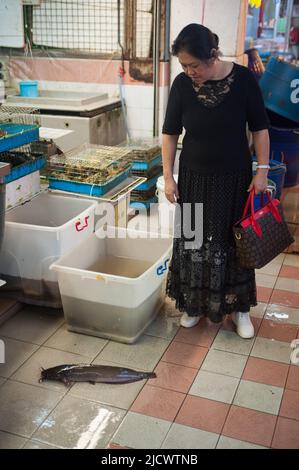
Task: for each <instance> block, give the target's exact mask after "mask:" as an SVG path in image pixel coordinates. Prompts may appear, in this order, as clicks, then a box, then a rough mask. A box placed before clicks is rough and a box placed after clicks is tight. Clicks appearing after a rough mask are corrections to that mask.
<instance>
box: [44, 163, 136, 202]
mask: <svg viewBox="0 0 299 470" xmlns="http://www.w3.org/2000/svg"><path fill="white" fill-rule="evenodd" d="M129 174H130V168H129V169H128V170H127V171H124V172H123V173H121V174H120V175H118V176H116V177H115V178H112V179H110V180H109V181H107V183H105V184H103V185H99V184H90V183H82V182H81V181H70V180H60V179H57V178H53V177H51V176H50V177H49V188H50V189H58V190H59V191H67V192H71V193H79V194H87V195H88V196H94V197H99V196H103V194H105V193H107V192H108V191H109V190H110V189H112V188H114V187H115V186H116V185H117V184H119V183H121V182H122V181H123V180H125V179H126V178H127V177H128V176H129Z"/></svg>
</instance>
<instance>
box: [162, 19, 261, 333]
mask: <svg viewBox="0 0 299 470" xmlns="http://www.w3.org/2000/svg"><path fill="white" fill-rule="evenodd" d="M172 54H173V55H175V56H177V57H178V60H179V62H180V63H181V65H182V67H183V72H182V73H180V74H179V75H178V76H177V77H176V78H175V80H174V82H173V85H172V87H171V90H170V95H169V100H168V105H167V111H166V116H165V121H164V125H163V131H162V132H163V142H162V156H163V174H164V179H165V195H166V197H167V199H168V200H169V201H170V202H172V203H173V202H176V201H177V202H178V204H179V208H180V209H181V212H180V213H181V214H182V217H184V206H185V203H191V207H192V214H193V215H192V217H193V218H192V220H193V225H192V227H193V226H194V218H195V215H194V214H195V203H202V204H203V206H202V207H203V242H202V244H201V246H200V247H197V248H192V249H190V248H186V244H185V242H186V237H185V235H184V234H181V236H179V237H177V238H174V245H173V256H172V260H171V264H170V268H169V273H168V278H167V294H168V295H169V296H170V297H171V298H172V299H175V301H176V307H177V308H178V309H179V310H180V311H183V312H185V313H184V314H183V315H182V317H181V325H182V326H184V327H187V328H188V327H192V326H194V325H196V324H197V323H198V322H199V319H200V317H201V316H203V315H204V316H206V317H208V318H209V319H210V320H211V321H212V322H217V323H218V322H221V321H222V320H223V318H224V316H225V315H226V314H232V320H233V321H234V323H235V324H236V326H237V333H238V334H239V335H240V336H241V337H242V338H251V337H252V336H253V335H254V329H253V325H252V323H251V320H250V316H249V311H250V307H252V306H255V305H257V301H256V284H255V273H254V270H251V269H244V268H241V267H240V266H239V265H238V261H237V259H236V251H235V244H234V238H233V231H232V226H233V224H234V223H235V222H237V221H238V220H239V219H240V218H241V216H242V212H243V209H244V206H245V202H246V199H247V197H248V194H249V191H251V190H252V189H254V191H255V193H256V194H258V193H259V192H261V191H264V190H265V189H266V187H267V173H268V169H269V136H268V130H267V129H268V119H267V115H266V112H265V108H264V104H263V99H262V95H261V92H260V90H259V87H258V85H257V83H256V80H255V78H254V76H253V74H252V73H251V72H250V71H249V70H248V69H247V68H246V67H243V66H240V65H238V64H235V63H231V62H226V61H222V60H220V59H219V49H218V37H217V35H216V34H213V33H212V32H211V31H210V30H209V29H208V28H206V27H205V26H202V25H199V24H190V25H188V26H186V27H185V28H184V29H183V30H182V31H181V32H180V34H179V35H178V37H177V38H176V40H175V41H174V43H173V46H172ZM247 125H248V127H249V130H250V131H251V132H252V138H253V144H254V148H255V152H256V156H257V159H258V168H257V172H256V175H255V176H254V177H253V175H252V159H251V154H250V150H249V146H248V140H247V134H246V126H247ZM183 127H184V128H185V131H186V134H185V136H184V140H183V149H182V152H181V156H180V164H179V177H178V183H177V184H176V182H175V180H174V178H173V164H174V159H175V153H176V145H177V141H178V138H179V135H180V134H181V133H182V129H183ZM181 220H182V219H181ZM195 229H196V230H198V229H199V227H198V226H197V228H196V227H195Z"/></svg>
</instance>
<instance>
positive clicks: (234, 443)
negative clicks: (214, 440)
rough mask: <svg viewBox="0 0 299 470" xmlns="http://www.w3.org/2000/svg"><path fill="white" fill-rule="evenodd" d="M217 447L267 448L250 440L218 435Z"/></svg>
mask: <svg viewBox="0 0 299 470" xmlns="http://www.w3.org/2000/svg"><path fill="white" fill-rule="evenodd" d="M217 449H268V447H264V446H258V445H257V444H251V443H250V442H245V441H239V440H238V439H232V438H231V437H227V436H220V439H219V441H218V444H217Z"/></svg>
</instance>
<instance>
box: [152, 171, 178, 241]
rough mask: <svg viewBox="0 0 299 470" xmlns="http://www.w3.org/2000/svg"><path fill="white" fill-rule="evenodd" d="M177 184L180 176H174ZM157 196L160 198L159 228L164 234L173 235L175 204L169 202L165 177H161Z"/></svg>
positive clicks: (157, 184) (158, 182)
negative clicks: (166, 194)
mask: <svg viewBox="0 0 299 470" xmlns="http://www.w3.org/2000/svg"><path fill="white" fill-rule="evenodd" d="M173 177H174V180H175V182H176V183H177V182H178V175H173ZM156 186H157V190H156V196H157V197H158V204H159V206H158V217H159V228H160V230H161V232H163V233H165V232H166V233H169V234H172V233H173V226H174V213H175V204H172V203H171V202H169V201H168V199H167V198H166V196H165V181H164V177H163V176H160V177H159V178H158V180H157V183H156Z"/></svg>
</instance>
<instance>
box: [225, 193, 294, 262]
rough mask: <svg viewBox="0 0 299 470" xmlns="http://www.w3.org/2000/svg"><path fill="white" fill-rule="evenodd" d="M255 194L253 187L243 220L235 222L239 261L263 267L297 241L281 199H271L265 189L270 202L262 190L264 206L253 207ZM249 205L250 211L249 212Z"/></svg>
mask: <svg viewBox="0 0 299 470" xmlns="http://www.w3.org/2000/svg"><path fill="white" fill-rule="evenodd" d="M254 194H255V193H254V189H253V190H252V191H250V194H249V196H248V199H247V202H246V205H245V208H244V211H243V215H242V218H241V220H239V221H238V222H237V223H236V224H235V225H234V226H233V232H234V237H235V242H236V250H237V257H238V261H239V264H240V266H242V267H244V268H248V269H259V268H262V267H263V266H265V265H266V264H267V263H269V262H270V261H271V260H272V259H273V258H275V257H276V256H277V255H279V253H281V252H282V251H284V250H285V249H286V248H287V247H288V246H289V245H290V244H291V243H293V241H294V239H293V237H292V235H291V234H290V232H289V229H288V226H287V224H286V222H285V219H284V216H283V211H282V207H281V204H280V201H279V199H272V198H271V196H270V193H269V192H268V191H266V195H267V197H268V202H267V203H266V204H265V199H264V193H262V194H261V208H260V209H258V210H257V211H254ZM249 205H250V215H248V216H247V212H248V208H249Z"/></svg>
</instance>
